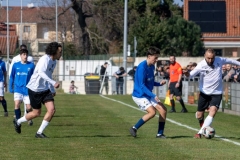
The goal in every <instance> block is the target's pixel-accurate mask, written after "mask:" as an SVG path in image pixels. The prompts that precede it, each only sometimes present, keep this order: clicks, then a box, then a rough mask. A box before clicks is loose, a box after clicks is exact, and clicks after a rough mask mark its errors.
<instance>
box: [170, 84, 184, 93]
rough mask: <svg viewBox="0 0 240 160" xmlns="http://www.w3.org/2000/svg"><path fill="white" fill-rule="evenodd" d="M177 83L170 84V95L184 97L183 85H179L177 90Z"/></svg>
mask: <svg viewBox="0 0 240 160" xmlns="http://www.w3.org/2000/svg"><path fill="white" fill-rule="evenodd" d="M176 84H177V82H170V85H169V90H170V94H173V95H174V96H182V83H180V84H179V87H178V88H176V87H175V86H176Z"/></svg>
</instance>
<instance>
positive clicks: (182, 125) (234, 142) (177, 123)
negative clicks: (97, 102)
mask: <svg viewBox="0 0 240 160" xmlns="http://www.w3.org/2000/svg"><path fill="white" fill-rule="evenodd" d="M100 96H101V97H103V98H105V99H108V100H111V101H114V102H118V103H121V104H123V105H125V106H127V107H130V108H133V109H135V110H138V111H141V112H145V111H143V110H141V109H139V108H136V107H134V106H132V105H130V104H127V103H124V102H121V101H118V100H115V99H111V98H108V97H105V96H103V95H100ZM156 117H158V115H156ZM167 121H169V122H171V123H173V124H176V125H178V126H181V127H185V128H187V129H190V130H194V131H199V130H198V129H196V128H192V127H190V126H188V125H185V124H182V123H179V122H176V121H174V120H172V119H169V118H167ZM215 137H217V138H219V139H221V140H223V141H226V142H230V143H233V144H235V145H238V146H240V143H239V142H236V141H232V140H229V139H226V138H221V137H222V136H219V135H215Z"/></svg>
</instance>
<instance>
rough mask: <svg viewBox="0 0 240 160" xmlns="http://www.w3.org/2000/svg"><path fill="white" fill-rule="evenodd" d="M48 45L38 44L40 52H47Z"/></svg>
mask: <svg viewBox="0 0 240 160" xmlns="http://www.w3.org/2000/svg"><path fill="white" fill-rule="evenodd" d="M47 45H48V43H39V44H38V52H45V49H46V48H47Z"/></svg>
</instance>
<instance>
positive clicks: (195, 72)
mask: <svg viewBox="0 0 240 160" xmlns="http://www.w3.org/2000/svg"><path fill="white" fill-rule="evenodd" d="M201 70H202V66H201V64H198V65H197V66H196V67H195V68H194V69H193V70H192V71H191V72H190V73H189V75H188V77H189V78H193V77H195V76H196V75H198V74H199V73H200V72H201Z"/></svg>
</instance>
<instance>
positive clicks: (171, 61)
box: [169, 55, 176, 64]
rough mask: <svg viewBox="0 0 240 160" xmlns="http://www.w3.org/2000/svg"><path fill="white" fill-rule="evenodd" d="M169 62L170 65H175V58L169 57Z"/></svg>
mask: <svg viewBox="0 0 240 160" xmlns="http://www.w3.org/2000/svg"><path fill="white" fill-rule="evenodd" d="M169 61H170V64H175V63H176V57H175V56H174V55H170V57H169Z"/></svg>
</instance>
